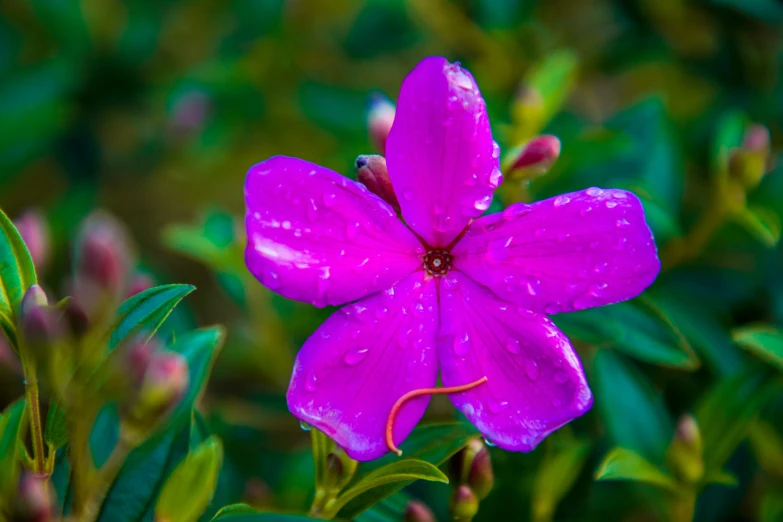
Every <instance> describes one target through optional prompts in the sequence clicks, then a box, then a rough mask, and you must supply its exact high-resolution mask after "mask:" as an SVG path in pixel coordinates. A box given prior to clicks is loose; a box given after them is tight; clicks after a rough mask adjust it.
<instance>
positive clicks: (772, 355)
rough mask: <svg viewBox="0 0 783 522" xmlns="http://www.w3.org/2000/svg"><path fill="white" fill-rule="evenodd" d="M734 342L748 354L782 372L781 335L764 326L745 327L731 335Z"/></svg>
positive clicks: (782, 345)
mask: <svg viewBox="0 0 783 522" xmlns="http://www.w3.org/2000/svg"><path fill="white" fill-rule="evenodd" d="M731 336H732V338H733V339H734V342H736V343H737V344H738V345H740V346H741V347H742V348H745V349H746V350H747V351H749V352H750V353H752V354H754V355H756V356H758V357H759V358H761V359H763V360H765V361H767V362H768V363H770V364H772V365H773V366H775V367H776V368H778V369H779V370H783V334H781V332H780V331H779V330H777V329H775V328H771V327H766V326H747V327H744V328H738V329H736V330H734V331H733V332H732V333H731Z"/></svg>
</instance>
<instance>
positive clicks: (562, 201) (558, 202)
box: [552, 195, 571, 208]
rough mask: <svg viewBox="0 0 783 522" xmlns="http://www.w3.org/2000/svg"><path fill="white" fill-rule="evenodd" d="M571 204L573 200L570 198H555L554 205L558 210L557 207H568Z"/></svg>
mask: <svg viewBox="0 0 783 522" xmlns="http://www.w3.org/2000/svg"><path fill="white" fill-rule="evenodd" d="M570 202H571V198H569V197H568V196H565V195H563V196H557V197H556V198H555V200H554V201H553V202H552V205H553V206H554V207H555V208H557V207H562V206H563V205H567V204H569V203H570Z"/></svg>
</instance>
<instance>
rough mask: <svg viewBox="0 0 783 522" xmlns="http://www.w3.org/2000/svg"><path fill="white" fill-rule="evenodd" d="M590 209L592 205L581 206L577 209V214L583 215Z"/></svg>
mask: <svg viewBox="0 0 783 522" xmlns="http://www.w3.org/2000/svg"><path fill="white" fill-rule="evenodd" d="M591 210H593V207H591V206H590V205H587V206H586V207H582V208H581V209H579V215H580V216H582V217H585V216H586V215H587V214H589V213H590V211H591Z"/></svg>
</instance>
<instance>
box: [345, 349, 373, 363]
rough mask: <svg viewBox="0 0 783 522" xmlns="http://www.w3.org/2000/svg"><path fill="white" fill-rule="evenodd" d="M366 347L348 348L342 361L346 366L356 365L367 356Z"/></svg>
mask: <svg viewBox="0 0 783 522" xmlns="http://www.w3.org/2000/svg"><path fill="white" fill-rule="evenodd" d="M368 351H369V349H368V348H358V347H357V348H355V349H351V350H348V351H347V352H346V353H345V356H344V357H343V361H344V362H345V364H347V365H348V366H356V365H357V364H359V363H360V362H362V361H363V360H364V359H365V357H367V352H368Z"/></svg>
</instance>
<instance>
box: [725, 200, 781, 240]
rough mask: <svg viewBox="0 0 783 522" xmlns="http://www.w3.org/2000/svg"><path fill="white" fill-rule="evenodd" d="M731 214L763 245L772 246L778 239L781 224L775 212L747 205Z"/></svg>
mask: <svg viewBox="0 0 783 522" xmlns="http://www.w3.org/2000/svg"><path fill="white" fill-rule="evenodd" d="M733 216H734V219H735V220H736V221H737V223H739V224H740V225H742V226H743V227H744V228H745V230H747V231H748V233H750V235H752V236H753V237H755V238H756V239H757V240H758V241H760V242H761V244H763V245H764V246H765V247H767V248H772V247H774V246H775V245H777V244H778V241H780V232H781V224H780V219H779V218H778V215H777V214H776V213H775V212H773V211H771V210H769V209H766V208H763V207H748V208H746V209H744V210H742V211H740V212H737V213H736V214H734V215H733Z"/></svg>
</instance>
